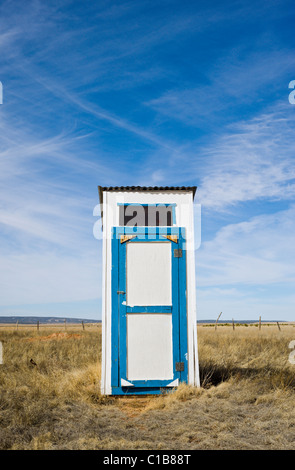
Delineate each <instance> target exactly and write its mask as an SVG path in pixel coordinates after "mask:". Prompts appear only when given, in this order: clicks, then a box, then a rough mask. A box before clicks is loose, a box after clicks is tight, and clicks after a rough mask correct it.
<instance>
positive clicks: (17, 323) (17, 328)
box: [16, 320, 18, 330]
mask: <svg viewBox="0 0 295 470" xmlns="http://www.w3.org/2000/svg"><path fill="white" fill-rule="evenodd" d="M16 330H18V320H17V322H16Z"/></svg>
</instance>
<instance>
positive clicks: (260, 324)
mask: <svg viewBox="0 0 295 470" xmlns="http://www.w3.org/2000/svg"><path fill="white" fill-rule="evenodd" d="M259 330H261V317H259Z"/></svg>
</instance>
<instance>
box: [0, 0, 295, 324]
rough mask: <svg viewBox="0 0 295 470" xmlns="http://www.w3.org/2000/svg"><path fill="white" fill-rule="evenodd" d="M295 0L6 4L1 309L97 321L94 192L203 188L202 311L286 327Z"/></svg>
mask: <svg viewBox="0 0 295 470" xmlns="http://www.w3.org/2000/svg"><path fill="white" fill-rule="evenodd" d="M294 22H295V6H294V2H291V1H278V0H276V1H271V0H268V1H259V0H258V1H255V2H249V1H248V2H246V1H223V2H218V1H208V0H207V1H183V0H182V1H181V2H180V1H170V0H167V1H165V0H164V1H161V2H155V1H153V0H149V1H144V0H143V1H141V2H138V1H117V2H115V1H103V0H101V1H99V2H98V1H96V2H88V1H83V2H82V1H73V2H71V1H50V2H49V1H47V2H45V1H42V2H41V1H37V0H34V1H31V0H28V1H27V2H20V1H13V0H12V1H3V2H1V5H0V54H1V62H0V63H1V66H0V80H1V82H2V85H3V104H1V105H0V126H1V139H0V266H1V270H0V286H1V287H0V315H2V316H3V315H55V316H61V317H64V316H76V317H82V318H100V297H101V242H100V241H99V240H97V239H95V237H94V236H93V225H94V223H95V222H96V220H97V217H96V216H95V215H93V214H96V211H95V207H96V205H97V204H98V192H97V186H98V185H103V186H107V185H181V186H182V185H197V186H198V191H197V193H196V202H197V203H199V204H201V207H202V242H201V246H200V248H199V249H198V250H197V251H196V264H197V268H196V273H197V308H198V318H199V319H206V318H216V317H217V315H218V314H219V312H220V311H222V312H223V318H224V319H231V318H235V319H236V320H239V319H258V318H259V316H260V315H261V316H262V319H265V320H270V319H274V320H295V317H294V315H295V310H294V304H295V292H294V281H295V244H294V232H295V158H294V151H295V147H294V124H295V105H292V104H291V103H290V102H289V100H288V96H289V93H290V91H291V90H290V89H289V88H288V85H289V83H290V81H291V80H294V79H295V35H294Z"/></svg>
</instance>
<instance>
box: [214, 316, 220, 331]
mask: <svg viewBox="0 0 295 470" xmlns="http://www.w3.org/2000/svg"><path fill="white" fill-rule="evenodd" d="M221 314H222V312H220V314H219V315H218V317H217V320H216V322H215V331H216V330H217V322H218V320H219V318H220V315H221Z"/></svg>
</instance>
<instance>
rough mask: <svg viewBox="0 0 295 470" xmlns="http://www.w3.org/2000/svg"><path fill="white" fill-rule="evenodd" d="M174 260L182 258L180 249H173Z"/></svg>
mask: <svg viewBox="0 0 295 470" xmlns="http://www.w3.org/2000/svg"><path fill="white" fill-rule="evenodd" d="M174 258H182V249H181V248H175V249H174Z"/></svg>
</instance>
